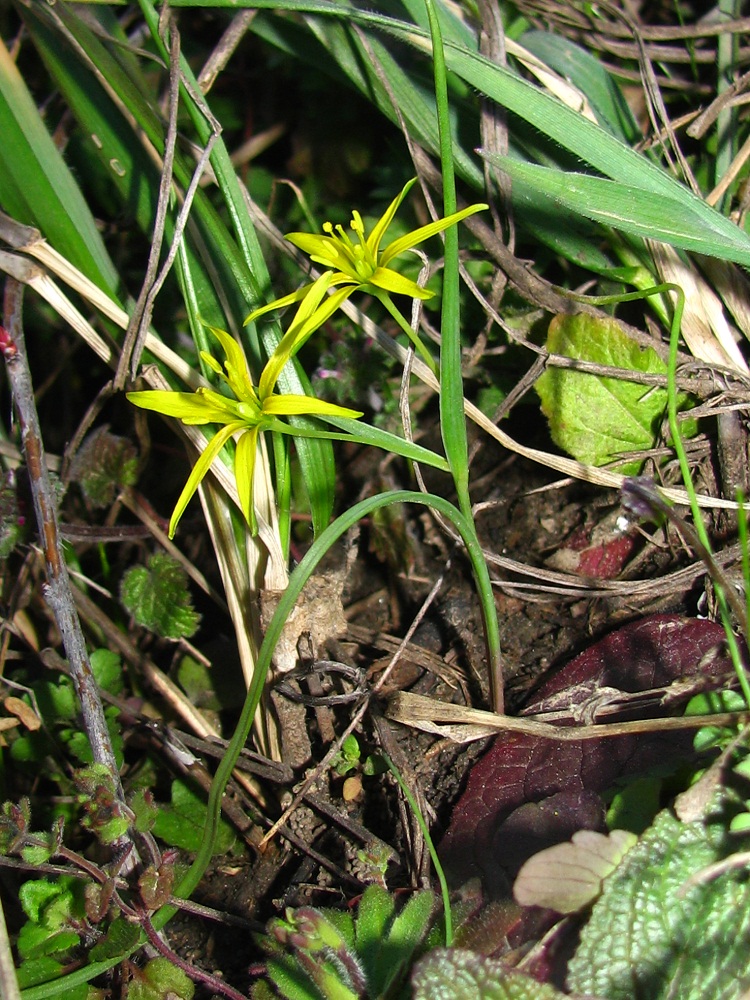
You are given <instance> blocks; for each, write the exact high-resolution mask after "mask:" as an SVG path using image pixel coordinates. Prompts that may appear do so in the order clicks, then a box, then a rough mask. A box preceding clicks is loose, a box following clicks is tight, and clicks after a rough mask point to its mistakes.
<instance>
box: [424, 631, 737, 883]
mask: <svg viewBox="0 0 750 1000" xmlns="http://www.w3.org/2000/svg"><path fill="white" fill-rule="evenodd" d="M731 670H732V667H731V663H730V660H729V657H728V655H727V653H726V650H725V646H724V631H723V629H722V628H721V626H719V625H716V624H715V623H713V622H709V621H702V620H699V619H692V618H680V617H678V616H675V615H652V616H650V617H648V618H644V619H642V620H640V621H638V622H635V623H633V624H630V625H626V626H625V627H624V628H621V629H618V630H617V631H616V632H613V633H612V634H611V635H609V636H607V637H606V638H604V639H602V640H601V641H600V642H598V643H596V644H595V645H594V646H592V647H590V648H589V649H587V650H586V651H585V652H583V653H581V654H580V655H579V656H577V657H576V658H575V659H574V660H572V661H571V662H570V663H568V664H567V665H566V666H565V667H563V668H562V669H561V670H560V671H558V672H557V673H555V674H554V675H553V676H551V677H550V678H549V679H547V680H545V681H544V682H543V683H542V684H541V685H540V686H539V688H538V689H537V691H536V692H535V694H534V695H533V696H532V698H531V699H530V701H529V703H528V705H527V706H526V709H525V711H526V712H529V713H539V712H543V711H552V710H556V711H560V710H562V709H564V708H571V709H572V710H573V712H575V711H576V710H578V711H579V712H580V710H581V709H582V708H583V709H585V708H586V707H591V706H593V705H594V704H596V701H597V698H598V697H599V695H601V693H602V690H603V689H610V691H609V693H608V695H607V700H609V701H615V702H616V701H617V695H618V692H623V693H627V692H637V691H643V690H650V689H653V688H663V687H665V686H668V685H670V684H672V683H673V682H675V681H678V680H680V679H682V678H690V677H695V678H696V679H699V676H698V675H702V676H704V677H707V678H710V677H714V678H717V677H724V676H725V675H729V674H730V673H731ZM690 693H691V692H690V691H687V692H685V693H684V696H683V698H682V700H683V701H684V700H685V699H686V698H687V697H689V695H690ZM673 700H674V701H675V702H677V701H679V698H675V699H673ZM654 708H656V709H659V710H660V711H661V713H662V714H664V710H663V709H660V707H659V701H658V699H654V702H653V705H652V706H651V712H650V714H653V713H654ZM632 714H636V715H638V716H639V717H644V716H645V715H647V714H649V709H648V707H644V705H642V704H640V705H638V711H637V712H635V713H631V716H632ZM618 717H622V715H620V716H618ZM691 752H692V735H691V734H690V733H685V734H664V733H661V734H654V735H648V736H646V735H645V734H642V735H639V736H618V737H608V738H602V739H596V740H585V741H581V742H578V743H574V742H567V741H565V742H563V741H557V742H555V741H551V740H542V739H539V738H537V737H531V736H525V735H522V734H503V735H501V736H498V737H497V738H496V739H495V740H494V741H493V743H492V745H491V746H490V749H489V750H488V752H487V753H486V754H485V756H484V757H483V758H482V759H481V760H480V761H478V763H477V764H475V765H474V767H473V768H472V770H471V773H470V774H469V780H468V784H467V787H466V791H465V792H464V794H463V795H462V796H461V798H460V799H459V801H458V804H457V805H456V807H455V809H454V812H453V816H452V818H451V823H450V826H449V828H448V831H447V833H446V835H445V837H444V838H443V841H442V844H441V857H442V860H443V863H444V864H445V866H446V868H447V870H448V873H449V876H450V878H451V879H452V881H453V882H454V884H461V883H462V882H464V881H466V880H467V879H469V878H472V877H477V876H478V877H479V878H480V879H481V881H482V884H483V886H484V888H485V891H486V893H487V895H488V897H490V898H498V897H502V896H506V895H507V894H508V893H509V891H510V886H511V885H512V882H513V879H514V877H515V875H516V873H517V871H518V869H519V867H520V866H521V864H522V863H523V862H524V861H525V860H526V858H528V857H530V856H531V855H532V854H534V853H536V852H537V851H539V850H540V849H542V848H544V847H549V846H551V845H552V844H556V843H560V842H562V841H564V840H567V839H568V838H569V837H570V836H571V835H572V834H573V833H574V832H575V831H576V830H580V829H594V830H595V829H600V830H601V829H603V828H604V806H603V802H602V800H601V798H600V795H601V793H602V792H604V791H606V790H607V789H608V788H610V787H611V786H612V785H613V784H614V783H615V782H616V781H617V780H618V779H622V778H623V777H625V776H636V775H638V774H643V773H644V772H646V771H648V770H649V769H650V768H653V767H654V766H655V765H664V764H666V763H669V762H670V761H674V760H677V759H679V758H685V757H686V756H687V755H689V754H690V753H691Z"/></svg>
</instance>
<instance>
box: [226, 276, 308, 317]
mask: <svg viewBox="0 0 750 1000" xmlns="http://www.w3.org/2000/svg"><path fill="white" fill-rule="evenodd" d="M311 288H312V285H311V284H310V285H303V286H302V288H298V289H297V291H296V292H292V293H291V294H290V295H283V296H282V297H281V298H280V299H274V300H273V302H269V303H268V305H266V306H260V308H259V309H253V311H252V312H251V313H250V314H249V315H248V316H246V317H245V322H244V323H243V326H247V324H248V323H254V322H255V320H256V319H258V317H259V316H263V315H264V314H265V313H269V312H273V311H274V309H284V308H285V307H286V306H291V305H293V304H294V303H295V302H300V301H301V300H302V299H304V297H305V296H306V295H307V293H308V292H309V291H310V289H311Z"/></svg>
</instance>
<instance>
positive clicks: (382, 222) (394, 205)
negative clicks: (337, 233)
mask: <svg viewBox="0 0 750 1000" xmlns="http://www.w3.org/2000/svg"><path fill="white" fill-rule="evenodd" d="M416 181H417V178H416V177H412V179H411V180H410V181H407V182H406V184H404V186H403V188H402V189H401V194H399V195H397V196H396V197H395V198H394V199H393V201H392V202H391V203H390V205H389V206H388V208H387V209H386V211H385V213H384V214H383V215H382V216H381V218H380V219H378V221H377V222H376V223H375V225H374V227H373V230H372V232H371V233H370V235H369V236H368V237H367V249H368V250H369V251H370V253H371V254H372V256H373V258H374V259H377V255H378V251H379V249H380V243H381V240H382V239H383V237H384V236H385V231H386V229H387V228H388V226H390V224H391V223H392V222H393V217H394V215H395V214H396V212H397V211H398V209H399V206H400V205H401V202H402V201H403V200H404V198H405V197H406V196H407V194H408V193H409V191H411V189H412V187H414V184H415V183H416Z"/></svg>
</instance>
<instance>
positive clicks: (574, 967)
mask: <svg viewBox="0 0 750 1000" xmlns="http://www.w3.org/2000/svg"><path fill="white" fill-rule="evenodd" d="M730 848H731V845H728V844H727V839H726V826H725V824H724V823H720V822H715V821H714V822H713V823H706V822H703V821H695V822H692V823H681V822H680V821H679V820H678V819H676V818H675V816H674V815H673V814H672V812H671V811H670V810H664V811H663V812H661V813H660V814H659V815H658V816H657V818H656V821H655V822H654V824H653V826H652V827H650V829H649V830H647V831H646V833H644V834H643V836H642V837H641V839H640V840H639V842H638V843H637V844H636V845H635V847H633V848H632V849H631V850H630V851H629V852H628V853H627V854H626V855H625V858H624V860H623V862H622V864H621V865H619V867H618V868H617V869H616V871H615V872H614V873H613V874H612V875H611V876H610V877H609V878H608V879H607V880H606V881H605V883H604V889H603V892H602V896H601V898H600V899H599V900H598V902H597V903H595V904H594V908H593V910H592V914H591V919H590V921H589V923H588V924H587V925H586V927H585V928H584V930H583V932H582V935H581V943H580V946H579V948H578V950H577V952H576V954H575V956H574V958H573V959H572V961H571V963H570V965H569V968H568V986H569V988H570V989H572V990H574V991H576V992H580V993H588V994H594V995H596V996H597V997H607V998H609V997H611V998H613V1000H630V998H633V1000H636V998H642V997H648V998H649V1000H661V998H664V1000H666V998H668V997H679V998H680V1000H735V998H739V997H741V996H744V995H745V991H746V990H747V989H748V987H749V986H750V969H748V965H747V950H748V946H749V945H750V884H748V881H747V878H746V875H745V872H744V871H743V870H742V869H734V870H729V871H726V872H724V873H723V874H720V875H718V876H716V877H714V878H708V877H704V878H701V877H700V876H699V873H700V872H701V871H702V870H703V869H705V868H706V866H707V865H710V864H712V863H713V862H716V861H719V860H720V859H722V858H723V857H724V856H725V855H726V853H727V851H728V849H730ZM691 876H694V877H695V878H694V880H693V881H689V880H690V879H691ZM605 955H606V961H602V956H605Z"/></svg>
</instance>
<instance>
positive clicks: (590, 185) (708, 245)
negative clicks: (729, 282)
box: [482, 152, 750, 265]
mask: <svg viewBox="0 0 750 1000" xmlns="http://www.w3.org/2000/svg"><path fill="white" fill-rule="evenodd" d="M482 155H483V156H484V157H485V159H487V160H489V162H490V163H494V164H495V165H496V166H498V167H500V168H501V169H502V170H505V171H506V172H507V173H508V174H510V176H511V177H512V178H513V180H514V181H519V182H521V183H522V184H524V185H526V186H527V187H529V188H531V190H532V191H533V192H534V193H535V194H537V195H541V196H542V197H544V198H546V199H548V207H549V212H550V226H552V222H553V218H554V217H555V213H556V210H557V205H563V206H564V207H565V208H567V209H569V210H571V211H573V212H576V213H578V214H580V215H583V216H584V217H586V218H588V219H593V220H594V221H595V222H600V223H602V224H603V225H607V226H612V227H613V228H614V229H620V230H622V231H623V232H626V233H629V234H630V235H632V236H640V237H642V238H643V239H653V240H660V241H661V242H662V243H668V244H670V245H671V246H675V247H681V248H683V249H685V250H693V251H696V252H697V253H703V254H706V255H708V256H711V257H720V258H722V259H723V260H733V261H736V262H737V263H739V264H745V265H750V238H748V236H747V235H746V234H745V233H743V232H742V230H741V229H739V228H738V227H737V226H735V225H734V223H732V222H730V221H729V220H728V219H726V218H724V216H723V215H720V214H719V213H718V212H717V211H716V210H715V209H713V208H711V206H710V205H707V204H706V203H705V202H703V201H701V200H700V199H699V198H696V197H695V195H693V194H691V193H690V192H689V191H688V190H687V188H682V189H681V188H677V189H676V190H675V191H674V192H673V193H670V194H667V193H665V192H658V193H654V192H652V191H649V190H647V189H644V188H639V187H635V186H633V185H630V184H622V183H620V182H618V181H613V180H608V179H607V178H604V177H592V176H590V175H588V174H576V173H566V172H564V171H561V170H553V169H551V168H549V167H541V166H539V165H537V164H531V163H521V162H520V161H518V160H514V159H511V158H510V157H507V156H498V155H496V154H494V153H486V152H482Z"/></svg>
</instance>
